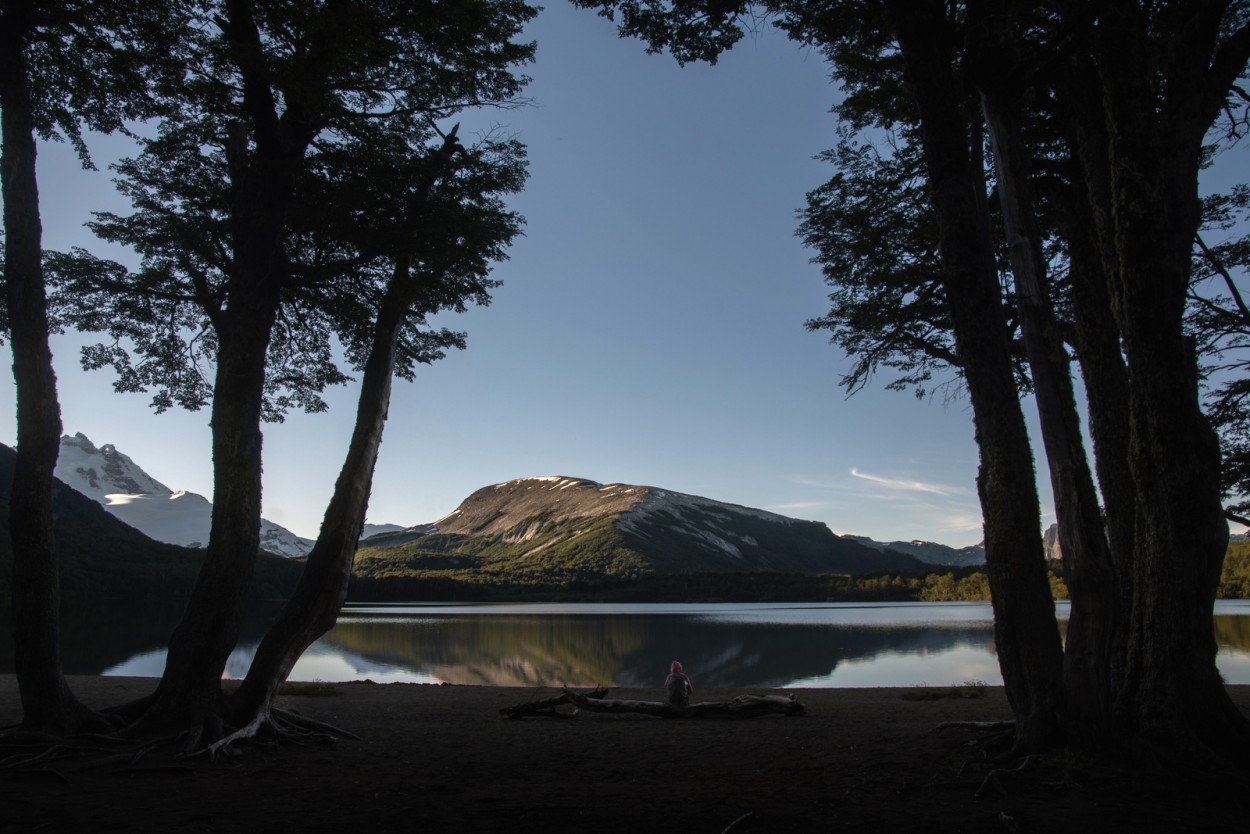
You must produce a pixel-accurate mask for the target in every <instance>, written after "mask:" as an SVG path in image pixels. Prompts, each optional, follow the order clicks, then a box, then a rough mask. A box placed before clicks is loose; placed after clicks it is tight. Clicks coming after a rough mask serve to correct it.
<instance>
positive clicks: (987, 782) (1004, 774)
mask: <svg viewBox="0 0 1250 834" xmlns="http://www.w3.org/2000/svg"><path fill="white" fill-rule="evenodd" d="M1032 764H1033V757H1032V756H1026V757H1025V758H1024V760H1023V761H1022V762H1020V764H1018V765H1016V766H1015V767H1011V768H998V769H996V770H991V771H990V772H989V773H988V774H986V776H985V779H983V780H982V781H981V787H979V788H977V792H976V794H975V795H976V797H977V799H980V798H981V797H983V796H985V795H986V794H987V793H988V792H989V791H990V789H991V788H993V789H994V790H996V791H998V792H999V793H1000V794H1003V795H1006V793H1007V791H1006V790H1005V789H1004V788H1003V783H1002V780H1003V779H1013V778H1015V777H1017V776H1019V775H1021V774H1022V773H1024V771H1026V770H1027V769H1028V768H1029V766H1030V765H1032Z"/></svg>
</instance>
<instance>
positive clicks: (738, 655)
mask: <svg viewBox="0 0 1250 834" xmlns="http://www.w3.org/2000/svg"><path fill="white" fill-rule="evenodd" d="M1058 610H1059V614H1060V617H1061V620H1062V622H1061V625H1066V618H1067V606H1066V604H1060V606H1059V609H1058ZM172 625H173V620H172V618H168V617H167V618H153V617H144V618H141V619H139V620H137V621H135V622H127V621H119V620H116V619H114V621H113V622H110V623H109V624H108V628H101V627H100V624H99V623H98V622H97V623H94V624H92V623H89V622H85V623H84V625H83V626H82V627H81V628H80V629H78V630H77V631H75V630H74V629H67V633H66V634H65V636H64V640H65V643H66V647H65V658H64V663H65V667H66V671H67V672H68V673H71V674H104V675H137V676H151V677H156V676H159V675H160V674H161V671H162V670H163V668H164V645H165V640H166V637H167V636H168V633H169V629H170V628H171V627H172ZM264 627H265V624H264V622H262V621H257V622H252V623H249V624H248V625H247V627H246V628H245V631H244V635H243V637H242V639H241V640H240V643H239V649H238V650H237V651H236V652H235V653H234V654H233V655H232V656H231V658H230V661H229V663H228V664H227V674H228V675H230V676H241V675H243V674H244V673H246V671H247V667H248V664H249V663H250V661H251V657H252V654H253V653H254V651H255V648H256V644H257V642H258V640H259V638H260V635H261V634H263V630H264ZM992 629H993V623H992V614H991V611H990V606H989V604H988V603H876V604H859V603H810V604H809V603H718V604H613V605H596V604H525V605H453V604H442V603H428V604H410V605H370V606H363V605H352V606H348V607H347V608H345V609H344V611H343V614H342V615H341V616H340V617H339V621H338V624H337V625H336V626H335V627H334V629H333V630H331V631H330V632H329V633H328V634H327V635H326V636H325V637H323V638H322V639H321V640H319V641H318V642H317V643H315V644H314V645H313V646H312V647H311V648H310V649H309V650H308V652H306V653H305V655H304V657H303V658H302V659H301V660H300V661H299V663H298V664H297V665H296V667H295V670H294V672H293V673H292V675H291V679H292V680H304V681H314V680H320V681H350V680H363V679H369V680H373V681H376V682H378V683H384V682H386V683H389V682H397V681H403V682H415V683H442V682H446V683H455V684H486V685H492V686H519V687H534V686H558V685H568V686H578V687H589V686H595V685H605V686H619V687H653V686H659V685H660V683H661V681H662V680H663V678H664V675H665V674H666V672H667V671H668V665H669V662H670V661H672V660H674V659H676V660H680V661H682V663H683V664H684V665H685V666H686V669H687V671H688V672H689V673H690V675H691V677H692V678H693V679H694V683H695V686H696V688H698V687H707V688H711V687H741V688H750V687H758V688H764V687H796V688H801V687H868V686H914V685H918V684H928V685H933V686H948V685H952V684H958V683H963V682H965V681H985V682H987V683H990V684H994V685H998V684H1001V682H1002V678H1001V676H1000V674H999V670H998V660H997V657H996V656H995V653H994V640H993V631H992ZM1216 636H1217V640H1218V643H1219V646H1220V653H1219V657H1218V664H1219V667H1220V670H1221V672H1222V673H1223V675H1224V678H1225V680H1226V681H1227V682H1229V683H1237V684H1250V601H1244V600H1243V601H1227V600H1225V601H1220V602H1219V603H1217V604H1216ZM9 651H11V648H10V649H9ZM5 660H7V661H8V663H7V669H6V671H11V669H12V660H11V657H8V658H0V667H4V666H5V665H6V664H5V662H4V661H5Z"/></svg>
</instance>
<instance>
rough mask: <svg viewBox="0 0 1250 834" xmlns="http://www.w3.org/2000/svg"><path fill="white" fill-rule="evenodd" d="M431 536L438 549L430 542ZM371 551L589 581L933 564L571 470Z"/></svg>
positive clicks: (423, 565)
mask: <svg viewBox="0 0 1250 834" xmlns="http://www.w3.org/2000/svg"><path fill="white" fill-rule="evenodd" d="M423 540H424V541H425V542H426V543H427V544H428V546H424V547H423V546H421V545H422V542H423ZM453 540H454V542H455V545H454V547H453V546H452V545H451V544H450V542H451V541H453ZM363 546H364V547H367V548H373V549H375V550H376V551H380V550H384V549H393V548H397V547H405V546H406V549H407V553H406V555H405V558H406V559H407V562H406V563H405V564H407V565H408V566H409V567H412V568H417V569H468V568H471V567H473V566H474V565H476V564H477V563H478V562H480V561H481V560H482V559H484V558H485V557H484V556H482V554H483V553H489V554H490V557H489V558H490V562H491V566H492V569H495V570H499V569H503V568H504V567H505V566H506V565H511V566H512V568H514V569H515V570H517V571H521V572H525V571H529V572H531V573H533V572H536V571H537V572H542V571H543V570H546V571H548V572H550V573H552V575H557V574H558V575H559V576H561V577H564V578H569V577H573V578H579V579H586V580H588V581H589V580H591V579H593V578H594V577H600V578H601V577H602V575H604V574H608V575H616V576H626V575H646V574H655V575H669V574H683V573H699V572H702V573H750V572H771V573H800V574H816V573H874V572H877V571H885V570H905V571H908V570H910V571H915V570H918V569H921V568H922V567H923V565H922V564H921V563H920V562H919V561H917V560H916V559H914V558H912V557H911V556H907V555H904V554H901V553H892V552H889V551H879V550H876V549H872V548H869V547H865V546H863V545H861V544H859V543H857V542H853V541H849V540H847V539H843V538H841V537H839V536H836V535H834V533H833V532H832V531H830V529H829V528H828V527H827V526H826V525H824V524H821V523H819V522H815V521H802V520H799V519H793V518H787V517H785V516H781V515H777V514H775V513H770V512H766V511H764V510H757V509H752V508H750V507H743V506H739V505H736V504H727V503H724V502H721V501H715V500H712V499H710V498H703V497H700V496H697V495H686V494H684V493H679V492H673V491H671V490H665V489H657V488H655V487H648V486H637V485H631V484H600V483H597V482H595V481H590V480H587V479H585V478H571V477H564V476H549V477H535V478H520V479H517V480H514V481H507V482H505V483H501V484H495V485H493V486H488V487H483V488H482V489H479V490H477V491H476V492H474V493H473V494H472V495H470V496H469V497H468V498H466V499H465V500H464V501H463V502H461V504H460V506H459V507H458V508H457V509H456V510H454V511H453V512H452V513H451V514H450V515H448V516H446V517H445V518H442V519H439V520H438V521H436V522H434V523H433V524H432V525H429V524H427V525H420V526H417V527H409V528H407V529H404V530H400V531H397V532H393V533H386V534H382V535H378V536H374V537H373V538H371V539H368V540H367V541H365V542H364V543H363ZM452 551H454V552H452ZM540 554H541V555H540ZM369 558H372V557H368V558H366V561H368V559H369ZM387 564H388V565H389V562H388V563H387Z"/></svg>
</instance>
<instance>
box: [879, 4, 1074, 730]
mask: <svg viewBox="0 0 1250 834" xmlns="http://www.w3.org/2000/svg"><path fill="white" fill-rule="evenodd" d="M889 7H890V10H891V12H892V15H893V17H894V21H895V24H896V29H897V32H898V41H899V47H900V49H901V51H902V54H903V59H904V64H905V80H906V82H907V85H908V90H909V92H910V94H911V96H912V98H913V100H914V102H915V104H916V107H917V110H918V113H919V117H920V125H921V142H922V148H923V150H924V154H925V160H926V164H927V167H928V173H929V181H930V189H931V194H932V199H933V203H934V209H935V211H936V213H937V216H938V223H939V235H940V238H939V239H940V242H941V249H942V261H943V280H944V284H945V289H946V295H947V303H948V304H949V305H950V311H951V322H952V325H953V328H954V332H955V340H956V346H957V351H958V353H959V357H960V360H961V363H962V367H963V369H964V376H965V379H966V381H967V385H968V391H969V394H970V395H971V399H972V408H973V420H974V422H975V424H976V438H977V445H978V448H979V449H980V454H981V467H980V472H979V475H978V478H977V489H978V492H979V494H980V498H981V507H982V511H983V513H984V516H985V550H986V568H987V572H988V574H989V580H990V591H991V595H992V598H993V606H994V636H995V644H996V646H997V649H998V657H999V665H1000V667H1001V668H1002V673H1003V681H1004V684H1005V687H1006V691H1007V696H1008V700H1009V701H1010V703H1011V707H1012V711H1013V712H1014V713H1015V715H1016V719H1017V722H1016V744H1017V747H1018V748H1021V749H1040V748H1044V747H1047V746H1050V745H1052V744H1054V743H1056V742H1057V741H1058V740H1059V739H1060V737H1061V729H1062V728H1061V709H1062V700H1063V699H1062V690H1061V670H1062V649H1061V646H1060V641H1059V630H1058V624H1057V623H1056V620H1055V615H1054V602H1053V600H1052V599H1051V596H1050V584H1049V581H1048V579H1047V577H1046V571H1045V559H1044V556H1043V553H1042V542H1041V516H1040V512H1039V510H1038V501H1037V490H1036V485H1035V483H1034V469H1033V458H1032V450H1031V448H1030V446H1029V438H1028V433H1027V431H1026V429H1025V425H1024V415H1023V413H1022V411H1021V409H1020V403H1019V399H1018V397H1017V393H1016V387H1015V380H1014V378H1013V375H1012V368H1011V360H1010V344H1009V339H1008V334H1007V329H1006V324H1005V319H1004V315H1003V310H1002V302H1001V296H1000V291H999V285H998V274H997V270H996V268H995V264H994V256H993V247H992V244H991V242H990V233H989V225H988V218H987V216H986V212H985V210H984V186H983V182H984V180H983V173H982V172H981V171H980V170H977V169H976V168H975V167H974V165H973V162H972V159H971V158H970V148H971V145H970V138H969V131H968V124H969V118H968V115H967V114H966V112H965V102H964V99H963V97H962V95H961V94H960V88H959V86H958V84H957V82H956V80H955V78H954V75H953V71H952V58H953V56H952V48H953V45H952V43H951V37H952V33H951V32H950V27H949V25H948V22H947V20H946V17H945V11H944V4H942V3H941V2H938V1H937V0H933V1H932V2H925V3H923V4H920V3H902V2H892V3H890V4H889ZM973 141H979V140H975V139H974V140H973Z"/></svg>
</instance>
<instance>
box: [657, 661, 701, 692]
mask: <svg viewBox="0 0 1250 834" xmlns="http://www.w3.org/2000/svg"><path fill="white" fill-rule="evenodd" d="M674 681H682V682H684V683H685V684H686V694H690V693H692V692H694V684H692V683H691V682H690V676H689V675H687V674H686V673H685V672H683V671H682V670H681V661H678V660H674V661H673V663H672V665H670V666H669V667H668V677H667V678H665V679H664V688H665V689H669V688H670V687H671V686H672V685H673V682H674Z"/></svg>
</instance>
